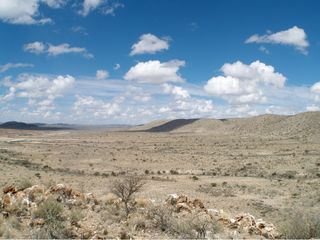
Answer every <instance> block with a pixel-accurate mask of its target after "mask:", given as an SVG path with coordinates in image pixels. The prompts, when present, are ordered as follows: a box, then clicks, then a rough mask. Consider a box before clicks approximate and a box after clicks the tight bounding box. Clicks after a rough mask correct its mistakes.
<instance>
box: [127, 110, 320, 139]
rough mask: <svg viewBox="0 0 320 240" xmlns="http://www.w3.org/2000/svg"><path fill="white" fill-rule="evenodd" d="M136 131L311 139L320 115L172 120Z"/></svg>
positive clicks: (318, 128) (318, 126) (316, 133)
mask: <svg viewBox="0 0 320 240" xmlns="http://www.w3.org/2000/svg"><path fill="white" fill-rule="evenodd" d="M133 130H138V131H150V132H175V133H203V134H213V135H221V134H223V135H234V134H236V135H244V136H245V135H260V136H266V137H268V136H271V137H272V136H274V137H307V138H315V139H317V137H316V136H319V134H320V112H305V113H300V114H296V115H292V116H284V115H271V114H265V115H260V116H255V117H250V118H233V119H221V120H220V119H176V120H172V121H156V122H152V123H150V124H146V125H142V126H139V127H136V128H134V129H133Z"/></svg>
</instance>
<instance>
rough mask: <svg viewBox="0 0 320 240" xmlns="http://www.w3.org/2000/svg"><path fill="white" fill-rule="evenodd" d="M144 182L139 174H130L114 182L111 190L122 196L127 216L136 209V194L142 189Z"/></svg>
mask: <svg viewBox="0 0 320 240" xmlns="http://www.w3.org/2000/svg"><path fill="white" fill-rule="evenodd" d="M143 185H144V182H143V181H142V178H140V177H137V176H129V177H126V178H123V179H122V180H116V181H114V182H113V183H112V186H111V192H112V193H113V194H115V195H116V196H118V197H119V198H121V200H122V203H123V204H124V210H125V213H126V216H127V217H128V215H129V214H130V212H131V211H132V210H133V209H134V195H135V194H136V193H137V192H139V191H140V190H141V188H142V187H143Z"/></svg>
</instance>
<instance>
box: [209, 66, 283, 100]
mask: <svg viewBox="0 0 320 240" xmlns="http://www.w3.org/2000/svg"><path fill="white" fill-rule="evenodd" d="M220 70H221V71H222V72H223V74H224V76H217V77H212V78H211V79H210V80H208V82H207V84H206V85H205V86H204V90H205V91H206V92H207V93H209V94H211V95H214V96H218V97H222V98H223V99H225V100H227V101H229V102H234V103H254V102H256V103H257V102H265V101H266V100H267V99H266V97H265V96H264V94H263V92H262V90H261V87H262V86H274V87H277V88H282V87H283V86H284V83H285V81H286V78H285V77H284V76H283V75H282V74H280V73H277V72H275V69H274V68H273V67H272V66H270V65H266V64H264V63H262V62H260V61H255V62H252V63H251V64H250V65H247V64H244V63H242V62H240V61H237V62H235V63H232V64H230V63H226V64H224V65H223V66H222V67H221V69H220Z"/></svg>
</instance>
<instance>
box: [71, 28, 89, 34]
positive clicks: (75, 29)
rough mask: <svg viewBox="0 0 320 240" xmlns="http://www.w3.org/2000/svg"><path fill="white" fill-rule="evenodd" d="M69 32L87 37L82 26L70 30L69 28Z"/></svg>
mask: <svg viewBox="0 0 320 240" xmlns="http://www.w3.org/2000/svg"><path fill="white" fill-rule="evenodd" d="M70 30H71V31H72V32H74V33H80V34H82V35H84V36H88V35H89V34H88V32H87V30H86V28H84V27H82V26H73V27H72V28H70Z"/></svg>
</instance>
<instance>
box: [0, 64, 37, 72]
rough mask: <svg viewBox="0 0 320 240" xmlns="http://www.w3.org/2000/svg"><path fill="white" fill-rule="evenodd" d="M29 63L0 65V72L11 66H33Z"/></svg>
mask: <svg viewBox="0 0 320 240" xmlns="http://www.w3.org/2000/svg"><path fill="white" fill-rule="evenodd" d="M33 66H34V65H33V64H30V63H7V64H4V65H2V66H0V73H3V72H6V71H8V70H10V69H12V68H22V67H33Z"/></svg>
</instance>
